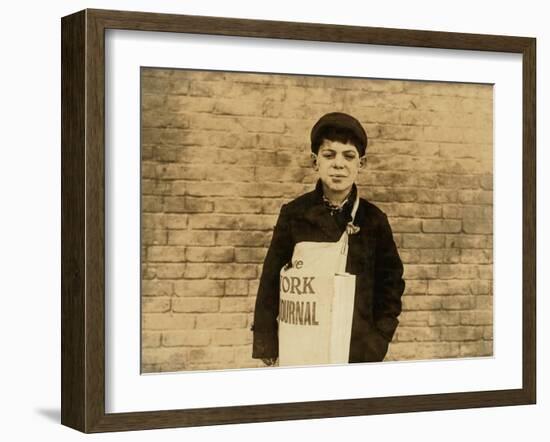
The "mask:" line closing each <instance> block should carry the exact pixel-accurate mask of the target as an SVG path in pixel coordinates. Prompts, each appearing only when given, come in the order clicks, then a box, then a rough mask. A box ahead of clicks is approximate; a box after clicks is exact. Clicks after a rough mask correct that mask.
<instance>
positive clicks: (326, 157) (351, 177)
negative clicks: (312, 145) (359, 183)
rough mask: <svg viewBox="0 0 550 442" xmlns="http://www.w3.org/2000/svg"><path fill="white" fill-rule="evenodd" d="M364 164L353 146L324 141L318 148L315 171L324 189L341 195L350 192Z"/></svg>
mask: <svg viewBox="0 0 550 442" xmlns="http://www.w3.org/2000/svg"><path fill="white" fill-rule="evenodd" d="M364 162H365V157H364V156H363V157H359V152H358V151H357V148H356V147H355V146H354V145H353V144H344V143H340V142H339V141H330V140H325V141H323V144H321V146H320V147H319V152H318V154H317V162H316V164H315V170H317V171H318V172H319V178H320V179H321V181H322V182H323V184H324V186H325V188H327V189H328V190H329V191H331V192H333V193H335V194H343V193H347V192H349V191H350V190H351V187H352V186H353V183H354V182H355V180H356V179H357V175H358V173H359V169H360V168H361V167H363V165H364Z"/></svg>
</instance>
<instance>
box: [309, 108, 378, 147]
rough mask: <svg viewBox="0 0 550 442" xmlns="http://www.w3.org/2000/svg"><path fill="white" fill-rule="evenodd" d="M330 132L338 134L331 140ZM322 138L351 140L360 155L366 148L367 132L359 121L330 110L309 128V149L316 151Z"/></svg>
mask: <svg viewBox="0 0 550 442" xmlns="http://www.w3.org/2000/svg"><path fill="white" fill-rule="evenodd" d="M331 133H336V134H338V135H337V136H336V137H335V138H336V139H334V140H333V136H331ZM324 139H330V140H333V141H341V140H342V139H343V140H345V141H346V142H351V143H352V144H354V145H355V147H357V150H358V152H359V154H360V155H361V156H363V155H365V151H366V150H367V140H368V139H367V132H365V129H363V126H361V123H359V121H357V120H356V119H355V118H353V117H352V116H351V115H348V114H345V113H343V112H331V113H328V114H325V115H323V116H322V117H321V118H319V121H317V123H315V125H314V126H313V128H312V129H311V150H312V151H313V152H315V153H317V152H318V151H319V147H320V145H321V143H322V142H323V140H324Z"/></svg>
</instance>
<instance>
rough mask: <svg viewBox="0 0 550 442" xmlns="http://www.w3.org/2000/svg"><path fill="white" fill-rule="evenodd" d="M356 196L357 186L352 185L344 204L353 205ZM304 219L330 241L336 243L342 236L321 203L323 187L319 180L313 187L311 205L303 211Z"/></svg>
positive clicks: (325, 207)
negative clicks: (316, 227)
mask: <svg viewBox="0 0 550 442" xmlns="http://www.w3.org/2000/svg"><path fill="white" fill-rule="evenodd" d="M356 195H357V186H356V185H355V184H354V185H353V187H352V191H351V195H350V198H349V200H348V202H347V203H346V204H351V205H353V202H354V200H355V198H356ZM304 218H305V219H306V220H307V221H309V222H310V223H311V224H314V225H316V226H318V227H319V228H320V229H321V230H322V231H323V232H324V233H325V234H326V235H327V237H328V238H330V239H331V240H332V241H337V240H338V239H339V238H340V236H341V235H342V231H341V230H340V228H339V227H338V224H337V223H336V221H335V220H334V218H333V217H332V215H331V214H330V211H329V209H328V208H327V206H326V205H325V202H324V201H323V185H322V183H321V180H318V181H317V184H316V185H315V190H314V191H313V204H312V205H311V206H310V207H308V208H307V209H306V210H305V212H304Z"/></svg>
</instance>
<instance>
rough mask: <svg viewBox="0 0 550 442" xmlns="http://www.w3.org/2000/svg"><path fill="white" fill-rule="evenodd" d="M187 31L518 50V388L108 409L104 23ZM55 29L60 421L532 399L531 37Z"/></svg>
mask: <svg viewBox="0 0 550 442" xmlns="http://www.w3.org/2000/svg"><path fill="white" fill-rule="evenodd" d="M106 29H127V30H141V31H165V32H185V33H194V34H211V35H226V36H242V37H263V38H285V39H293V40H309V41H330V42H345V43H362V44H377V45H392V46H408V47H424V48H426V47H427V48H442V49H459V50H477V51H496V52H508V53H519V54H522V56H523V355H522V357H523V386H522V388H521V389H515V390H498V391H476V392H468V393H460V392H458V393H446V394H431V395H415V396H401V397H382V398H364V399H346V400H331V401H317V402H299V403H285V404H270V405H250V406H231V407H219V408H202V409H187V410H186V409H183V410H169V411H146V412H135V413H112V414H107V413H105V300H104V294H105V270H104V264H105V257H104V251H105V226H104V221H105V207H104V202H105V169H104V168H105V163H104V156H105V141H104V140H105V78H104V72H105V46H104V45H105V30H106ZM61 30H62V44H61V52H62V63H61V64H62V66H61V67H62V69H61V71H62V96H61V98H62V118H61V121H62V128H61V135H62V164H61V166H62V167H61V171H62V176H61V184H62V186H61V188H62V195H61V214H62V221H61V228H62V267H61V278H62V302H61V322H62V333H61V349H62V365H61V376H62V390H61V422H62V424H64V425H67V426H69V427H72V428H75V429H78V430H80V431H83V432H87V433H88V432H102V431H121V430H140V429H150V428H168V427H184V426H198V425H215V424H229V423H244V422H262V421H279V420H289V419H310V418H323V417H337V416H356V415H367V414H382V413H402V412H411V411H429V410H446V409H460V408H472V407H492V406H504V405H520V404H534V403H535V400H536V350H535V349H536V335H535V330H536V322H535V320H536V304H535V289H536V286H535V284H536V273H535V272H536V219H535V214H536V188H535V186H536V176H535V171H536V168H535V166H536V157H535V146H536V138H535V132H536V120H535V116H536V86H535V80H536V59H535V57H536V40H535V39H534V38H525V37H510V36H496V35H478V34H458V33H449V32H431V31H417V30H404V29H384V28H367V27H355V26H337V25H321V24H311V23H290V22H276V21H263V20H262V21H260V20H241V19H229V18H215V17H198V16H184V15H168V14H151V13H139V12H122V11H104V10H84V11H80V12H78V13H75V14H73V15H70V16H67V17H64V18H63V19H62V22H61Z"/></svg>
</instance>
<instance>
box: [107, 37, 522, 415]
mask: <svg viewBox="0 0 550 442" xmlns="http://www.w3.org/2000/svg"><path fill="white" fill-rule="evenodd" d="M229 40H230V41H229ZM282 48H284V49H282ZM289 53H290V54H292V55H289ZM327 54H328V55H327ZM327 57H328V58H329V59H330V60H331V63H330V64H328V65H327V63H326V60H327ZM106 60H107V65H106V72H107V75H106V114H105V116H106V121H107V122H108V130H107V132H106V152H107V157H106V188H107V189H108V191H107V193H106V207H107V209H106V250H105V256H106V264H105V267H106V272H105V275H106V278H105V279H106V293H105V309H106V317H107V321H106V323H107V326H106V336H107V337H108V339H107V342H106V346H107V351H106V354H107V357H106V361H105V364H106V384H107V385H109V386H110V388H108V389H107V392H106V401H105V403H106V410H107V412H111V413H112V412H129V411H147V410H170V409H179V408H199V407H212V406H224V405H225V406H229V405H250V404H262V403H264V404H265V403H282V402H299V401H316V400H335V399H345V398H349V399H351V398H361V397H381V396H396V395H414V394H430V393H445V392H456V391H479V390H503V389H507V388H510V389H513V388H520V387H521V379H522V377H521V375H522V372H521V330H522V328H521V317H522V306H521V296H520V294H521V287H522V286H521V281H522V273H521V271H518V269H521V262H522V254H521V250H522V243H521V231H522V223H521V210H522V198H521V192H517V190H518V189H521V186H522V181H521V163H522V161H521V158H522V156H521V149H520V148H518V146H521V140H522V138H521V134H522V131H521V128H522V120H521V116H522V115H521V111H522V105H521V97H522V95H521V73H522V66H521V56H519V55H510V54H487V53H480V52H470V51H464V52H460V53H459V54H457V51H442V50H431V49H417V48H416V49H412V48H395V47H391V48H389V47H380V46H379V47H372V46H367V47H364V46H360V45H343V46H342V45H336V44H326V43H325V44H323V43H307V44H305V43H303V42H300V43H298V42H289V41H286V42H281V41H277V43H274V42H273V41H272V40H268V39H254V40H253V43H252V42H251V39H246V38H245V39H239V38H231V39H228V38H225V37H213V36H208V37H206V38H199V37H197V36H189V35H174V34H170V33H162V32H159V33H145V35H144V33H143V32H128V31H109V33H108V36H107V43H106ZM140 66H171V67H179V68H188V67H193V68H198V67H200V68H201V69H226V70H230V71H233V70H241V71H251V70H256V71H263V72H294V73H304V72H307V73H322V74H329V75H347V76H365V77H372V78H385V77H389V78H406V79H419V78H421V79H426V77H427V76H428V77H427V78H429V79H432V80H439V81H443V80H445V81H477V82H482V83H489V84H495V86H494V94H495V106H494V116H495V124H494V139H495V146H496V153H495V156H494V159H495V169H496V173H495V175H494V181H495V188H496V189H497V190H496V192H495V200H494V205H495V218H496V220H497V221H496V222H495V228H494V244H495V275H494V276H495V286H494V293H495V299H496V301H495V309H494V325H495V327H494V336H495V346H494V350H495V353H494V354H495V357H494V358H474V359H468V360H464V359H460V358H459V359H451V360H446V361H444V360H434V361H422V362H415V363H393V364H388V363H384V364H367V365H366V366H365V365H361V366H357V365H355V366H353V367H349V366H345V365H343V366H325V367H316V368H315V369H312V368H311V367H309V368H302V369H297V368H293V369H290V370H281V369H278V370H228V371H225V372H218V373H213V372H194V373H189V372H182V373H173V374H162V375H150V376H140V375H139V372H140V362H141V361H140V358H139V352H137V351H135V350H136V349H137V348H139V347H140V341H139V340H140V336H141V333H140V298H139V281H140V253H139V235H140V230H139V210H140V209H139V205H140V194H139V186H138V183H139V180H140V175H139V171H140V156H139V153H140V149H139V144H140V143H139V124H140V118H139V116H140V115H139V114H140V112H139V111H140V109H139V92H138V91H139V79H140V77H139V73H140V69H139V67H140ZM427 66H429V69H426V67H427ZM366 173H369V172H368V167H367V171H366ZM510 232H514V234H513V235H511V234H510ZM509 293H515V294H516V296H507V295H508V294H509ZM410 379H414V382H411V381H410ZM320 385H322V386H323V387H322V388H320Z"/></svg>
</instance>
